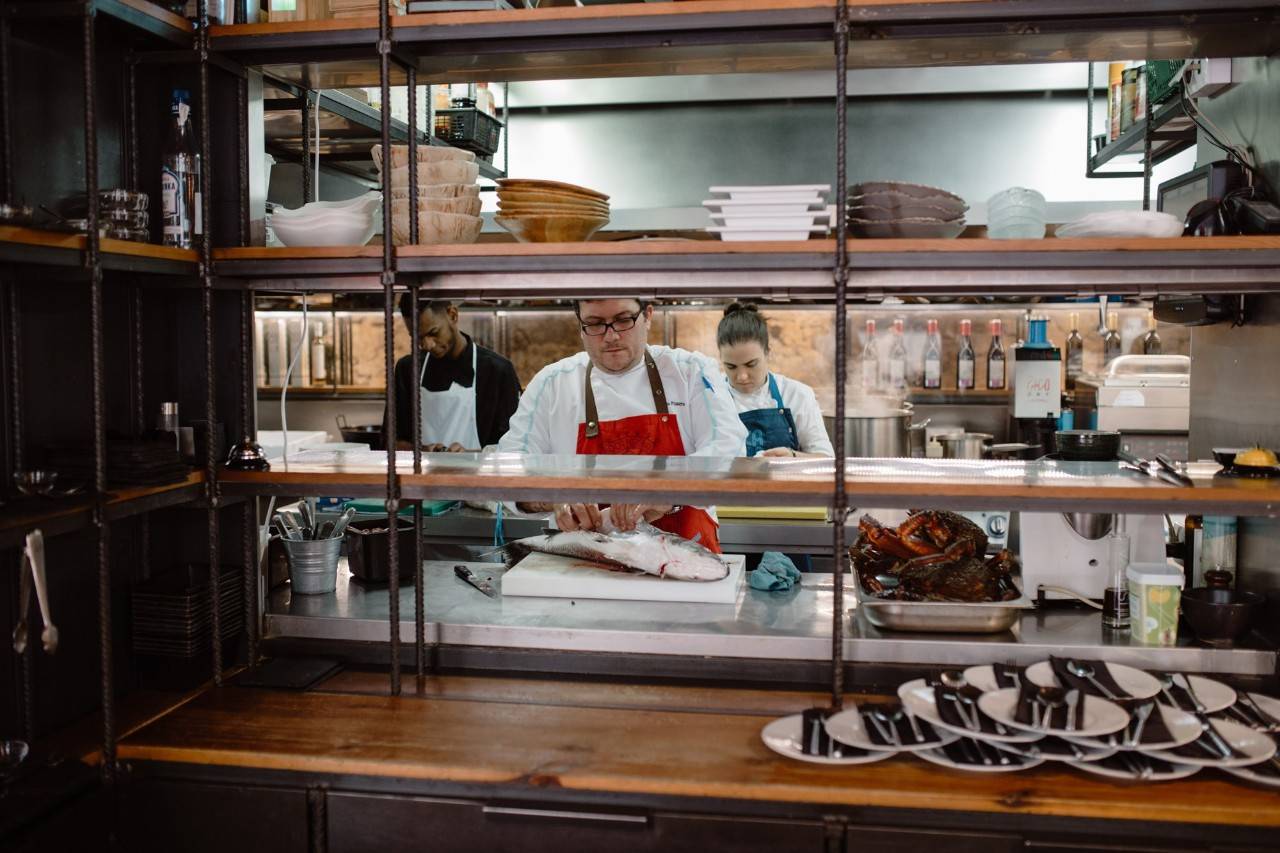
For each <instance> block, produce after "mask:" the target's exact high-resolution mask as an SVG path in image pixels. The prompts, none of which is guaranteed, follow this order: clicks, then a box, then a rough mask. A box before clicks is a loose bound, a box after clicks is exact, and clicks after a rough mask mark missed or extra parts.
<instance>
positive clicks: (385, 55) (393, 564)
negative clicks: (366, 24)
mask: <svg viewBox="0 0 1280 853" xmlns="http://www.w3.org/2000/svg"><path fill="white" fill-rule="evenodd" d="M390 6H391V4H390V3H389V2H388V0H379V3H378V72H379V75H380V76H379V80H378V82H379V87H380V93H381V96H382V105H381V110H380V112H381V118H382V153H383V161H382V165H383V169H382V288H383V311H382V314H383V325H384V329H383V332H384V345H385V347H386V353H385V355H386V376H387V413H388V414H387V430H386V435H385V436H384V439H385V441H386V444H387V525H388V527H389V528H390V530H391V535H389V536H388V537H387V566H388V568H387V594H388V597H389V603H390V607H389V608H388V614H387V621H388V623H389V629H390V633H391V636H390V641H391V695H392V696H399V695H400V542H399V540H400V537H399V536H398V535H397V534H396V525H397V524H398V519H399V511H400V480H399V476H398V475H397V473H396V376H395V371H396V363H395V325H394V323H395V307H396V306H395V302H396V294H395V283H396V269H395V253H394V251H393V246H392V243H393V240H392V236H391V232H392V219H391V206H392V201H391V197H392V193H391V169H392V167H391V8H390ZM416 165H417V164H416V163H410V164H409V173H410V174H413V173H414V172H416V171H417V169H416V168H415V167H416ZM415 213H416V211H415V210H414V203H413V200H412V199H411V200H410V204H409V214H410V219H413V218H415V216H414V214H415ZM415 307H416V306H415ZM415 438H416V436H415Z"/></svg>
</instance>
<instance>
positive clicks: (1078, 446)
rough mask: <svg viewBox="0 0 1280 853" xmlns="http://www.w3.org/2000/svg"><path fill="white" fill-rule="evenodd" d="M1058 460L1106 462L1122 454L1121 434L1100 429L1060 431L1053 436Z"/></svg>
mask: <svg viewBox="0 0 1280 853" xmlns="http://www.w3.org/2000/svg"><path fill="white" fill-rule="evenodd" d="M1053 439H1054V446H1055V447H1056V448H1057V451H1056V452H1057V454H1058V458H1060V459H1062V460H1064V461H1066V462H1105V461H1108V460H1111V459H1115V458H1116V454H1117V453H1119V452H1120V433H1118V432H1113V431H1111V430H1099V429H1060V430H1058V431H1057V432H1055V433H1054V434H1053Z"/></svg>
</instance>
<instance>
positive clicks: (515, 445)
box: [498, 299, 747, 551]
mask: <svg viewBox="0 0 1280 853" xmlns="http://www.w3.org/2000/svg"><path fill="white" fill-rule="evenodd" d="M575 312H576V314H577V318H578V324H579V326H580V331H581V336H582V345H583V349H584V352H580V353H578V354H576V355H572V356H569V357H568V358H565V359H561V360H560V361H558V362H556V363H554V364H551V365H548V366H547V367H544V368H543V369H542V370H540V371H538V374H537V375H536V376H534V377H533V381H531V382H530V383H529V387H528V388H526V389H525V392H524V395H523V396H521V398H520V406H519V408H518V409H517V410H516V413H515V414H514V415H513V416H512V417H511V428H510V429H509V430H508V432H507V434H506V435H504V436H503V437H502V440H501V441H500V442H499V443H498V447H499V449H500V450H502V451H506V452H514V453H555V454H570V453H582V454H634V455H645V456H650V455H651V456H724V457H735V456H743V455H744V454H745V448H746V445H745V441H746V436H747V432H746V429H745V428H744V427H743V425H742V421H741V420H740V419H739V418H738V413H737V408H736V407H735V406H734V403H733V399H732V397H731V396H730V392H729V388H728V384H727V382H726V380H725V377H724V375H723V374H722V373H721V372H720V369H719V367H718V365H717V364H716V363H715V362H714V361H713V360H711V359H710V358H708V357H707V356H705V355H702V354H701V353H696V352H689V351H688V350H682V349H673V348H671V347H664V346H649V345H647V341H648V338H649V326H650V323H651V322H652V319H653V306H651V305H646V304H645V303H643V302H641V301H639V300H637V299H584V300H581V301H579V302H578V303H577V304H576V306H575ZM521 509H524V510H527V511H534V512H537V511H541V512H549V511H552V510H554V512H555V516H556V523H557V524H558V525H559V527H560V529H561V530H579V529H588V530H589V529H594V528H596V527H598V526H600V524H601V521H602V515H601V510H600V508H599V507H598V506H597V505H595V504H557V505H554V506H552V505H542V504H522V505H521ZM610 516H611V517H612V521H613V523H614V524H615V525H616V526H618V527H619V528H621V529H623V530H629V529H632V528H634V527H635V525H636V524H637V523H638V522H639V521H640V520H641V519H643V520H645V521H649V522H650V523H652V524H654V526H656V527H658V528H660V529H663V530H667V531H669V532H672V533H677V534H679V535H681V536H684V537H685V538H688V539H693V538H695V537H697V538H698V541H700V542H701V543H702V544H703V545H705V546H706V547H708V548H711V549H712V550H714V551H719V550H720V544H719V535H718V527H717V524H716V520H715V518H714V516H712V514H711V513H710V512H708V511H707V510H705V509H703V508H700V507H691V506H684V507H681V506H670V505H666V506H661V505H652V504H614V505H613V506H612V508H611V509H610Z"/></svg>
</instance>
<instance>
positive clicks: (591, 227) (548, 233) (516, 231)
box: [493, 215, 609, 243]
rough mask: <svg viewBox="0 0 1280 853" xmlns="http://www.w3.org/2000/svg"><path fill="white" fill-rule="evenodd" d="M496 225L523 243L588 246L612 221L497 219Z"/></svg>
mask: <svg viewBox="0 0 1280 853" xmlns="http://www.w3.org/2000/svg"><path fill="white" fill-rule="evenodd" d="M493 221H494V222H496V223H498V225H500V226H501V227H503V228H505V229H506V230H508V231H510V232H511V233H512V234H513V235H514V236H515V238H516V239H517V240H519V241H520V242H521V243H585V242H586V241H588V240H590V239H591V235H592V234H594V233H596V232H597V231H599V230H600V229H601V228H603V227H604V225H605V224H606V223H607V222H608V221H609V217H607V216H502V215H499V216H496V217H494V220H493Z"/></svg>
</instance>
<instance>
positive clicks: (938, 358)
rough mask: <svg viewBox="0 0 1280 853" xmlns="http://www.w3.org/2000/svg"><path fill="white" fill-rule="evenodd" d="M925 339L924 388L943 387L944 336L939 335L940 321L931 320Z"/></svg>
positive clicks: (927, 325)
mask: <svg viewBox="0 0 1280 853" xmlns="http://www.w3.org/2000/svg"><path fill="white" fill-rule="evenodd" d="M926 327H927V330H928V331H927V333H926V335H925V339H924V387H926V388H941V387H942V336H941V335H939V334H938V321H937V320H929V321H928V323H927V324H926Z"/></svg>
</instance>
